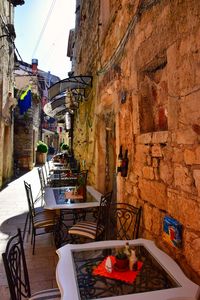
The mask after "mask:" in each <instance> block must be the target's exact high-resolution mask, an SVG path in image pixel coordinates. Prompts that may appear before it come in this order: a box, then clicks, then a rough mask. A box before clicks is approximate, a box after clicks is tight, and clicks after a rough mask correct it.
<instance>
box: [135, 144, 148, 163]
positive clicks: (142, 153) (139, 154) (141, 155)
mask: <svg viewBox="0 0 200 300" xmlns="http://www.w3.org/2000/svg"><path fill="white" fill-rule="evenodd" d="M148 154H149V146H145V145H136V153H135V160H136V161H139V162H142V163H144V164H145V163H146V155H148Z"/></svg>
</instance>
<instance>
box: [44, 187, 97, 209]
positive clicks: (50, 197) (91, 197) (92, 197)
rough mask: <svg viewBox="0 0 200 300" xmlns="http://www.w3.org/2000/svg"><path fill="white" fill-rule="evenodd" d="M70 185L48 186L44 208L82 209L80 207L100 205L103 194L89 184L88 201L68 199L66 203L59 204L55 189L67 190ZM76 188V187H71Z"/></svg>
mask: <svg viewBox="0 0 200 300" xmlns="http://www.w3.org/2000/svg"><path fill="white" fill-rule="evenodd" d="M68 188H70V187H55V188H51V187H46V188H45V193H44V202H45V205H44V208H45V209H51V210H52V209H80V208H93V207H98V206H99V204H100V199H101V196H102V194H101V193H99V192H98V191H96V190H95V189H94V188H93V187H92V186H87V199H86V201H80V202H76V203H72V202H71V201H66V203H64V204H57V202H56V199H55V193H54V191H56V190H57V191H61V192H63V193H64V192H65V191H67V189H68ZM71 188H74V187H71Z"/></svg>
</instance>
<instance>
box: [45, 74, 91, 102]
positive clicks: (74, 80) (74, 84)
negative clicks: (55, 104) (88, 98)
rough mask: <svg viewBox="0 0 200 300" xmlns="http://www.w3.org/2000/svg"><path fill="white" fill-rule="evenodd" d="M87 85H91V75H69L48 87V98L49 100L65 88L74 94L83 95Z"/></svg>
mask: <svg viewBox="0 0 200 300" xmlns="http://www.w3.org/2000/svg"><path fill="white" fill-rule="evenodd" d="M88 87H92V76H74V77H69V78H66V79H63V80H61V81H59V82H57V83H55V84H54V85H52V86H50V88H49V89H48V98H49V100H50V101H51V100H52V99H53V98H55V97H56V96H57V95H60V94H61V93H63V92H65V91H67V90H68V91H69V90H70V91H71V92H72V94H74V95H77V94H81V95H82V96H83V95H84V93H83V92H84V91H85V89H86V88H88Z"/></svg>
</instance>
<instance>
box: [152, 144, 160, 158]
mask: <svg viewBox="0 0 200 300" xmlns="http://www.w3.org/2000/svg"><path fill="white" fill-rule="evenodd" d="M151 155H152V157H162V149H161V146H160V145H153V146H152V147H151Z"/></svg>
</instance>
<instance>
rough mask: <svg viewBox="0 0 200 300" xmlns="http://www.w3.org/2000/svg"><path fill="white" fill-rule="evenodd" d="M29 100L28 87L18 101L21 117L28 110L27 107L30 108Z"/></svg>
mask: <svg viewBox="0 0 200 300" xmlns="http://www.w3.org/2000/svg"><path fill="white" fill-rule="evenodd" d="M31 100H32V95H31V87H30V86H29V87H28V89H27V90H26V91H25V92H23V93H22V94H21V96H20V98H19V100H18V105H19V109H20V114H21V115H23V114H24V113H25V112H26V111H27V110H28V109H29V107H31Z"/></svg>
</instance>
